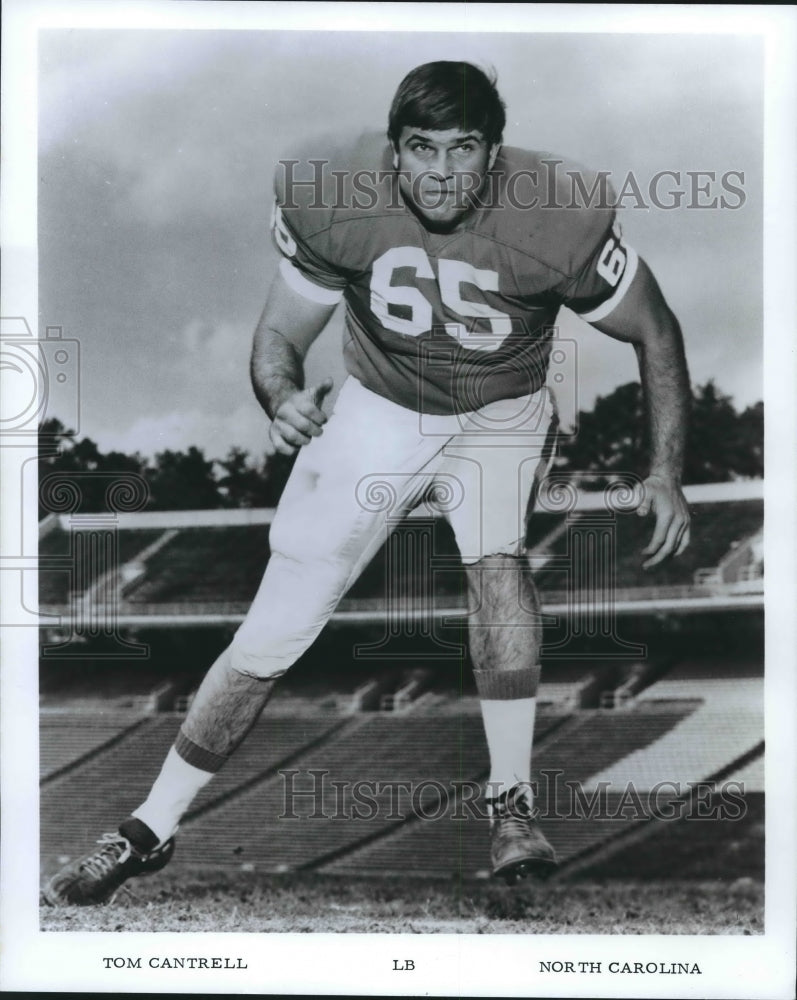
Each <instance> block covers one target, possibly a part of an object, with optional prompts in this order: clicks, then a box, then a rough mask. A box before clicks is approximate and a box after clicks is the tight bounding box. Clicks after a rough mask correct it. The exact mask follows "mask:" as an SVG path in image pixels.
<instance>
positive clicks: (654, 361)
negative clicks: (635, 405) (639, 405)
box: [634, 309, 691, 482]
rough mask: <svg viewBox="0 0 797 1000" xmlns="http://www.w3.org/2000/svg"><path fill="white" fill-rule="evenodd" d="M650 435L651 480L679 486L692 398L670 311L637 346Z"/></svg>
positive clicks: (680, 340) (681, 344)
mask: <svg viewBox="0 0 797 1000" xmlns="http://www.w3.org/2000/svg"><path fill="white" fill-rule="evenodd" d="M634 347H635V349H636V353H637V359H638V362H639V371H640V376H641V379H642V387H643V391H644V396H645V405H646V410H647V417H648V427H649V432H650V470H649V474H650V475H651V476H654V475H655V476H661V477H663V478H665V479H670V480H674V481H676V482H680V480H681V475H682V472H683V464H684V450H685V447H686V435H687V427H688V419H689V405H690V401H691V394H690V389H689V372H688V369H687V365H686V357H685V355H684V346H683V338H682V336H681V329H680V327H679V325H678V321H677V320H676V318H675V316H674V315H673V314H672V312H670V310H669V309H667V310H666V312H664V314H663V315H661V316H660V317H658V322H657V323H656V326H655V329H653V330H651V331H650V332H649V333H648V335H647V336H646V337H645V338H644V339H643V340H641V341H640V342H637V343H636V344H635V345H634Z"/></svg>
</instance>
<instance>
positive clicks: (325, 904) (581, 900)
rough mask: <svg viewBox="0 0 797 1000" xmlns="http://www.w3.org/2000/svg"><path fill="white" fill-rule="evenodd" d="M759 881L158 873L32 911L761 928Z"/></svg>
mask: <svg viewBox="0 0 797 1000" xmlns="http://www.w3.org/2000/svg"><path fill="white" fill-rule="evenodd" d="M763 903H764V886H763V883H762V882H759V881H757V880H753V879H749V878H744V879H737V880H736V881H734V882H730V883H727V882H719V881H715V882H676V881H672V882H669V881H668V882H619V881H611V882H605V883H596V882H587V881H572V882H547V883H543V882H538V881H532V880H527V881H525V882H522V883H520V884H519V885H517V886H515V887H513V888H508V887H506V886H504V885H503V884H501V883H498V882H493V881H470V882H454V881H451V882H445V881H438V880H429V879H421V878H410V877H402V878H383V879H374V878H365V877H359V878H350V877H345V878H344V877H340V876H337V877H336V876H329V875H327V876H324V875H318V874H312V873H298V874H290V875H267V874H259V873H244V872H233V873H219V872H192V873H179V872H163V873H162V874H159V875H157V876H153V877H152V878H149V879H139V880H138V881H135V882H133V883H131V884H130V888H129V889H127V888H125V889H123V890H122V891H121V892H120V893H119V894H118V895H117V898H116V900H115V901H114V902H113V903H112V904H110V905H108V906H102V907H92V908H79V907H65V908H59V909H50V908H48V907H43V908H42V910H41V929H42V930H43V931H119V932H128V931H212V932H224V931H228V932H250V933H262V932H269V931H271V932H277V933H280V932H282V933H284V932H306V933H313V932H324V933H330V932H334V933H360V934H365V933H379V932H384V933H393V934H395V933H417V934H433V933H447V934H452V933H461V934H514V933H521V934H529V933H532V934H740V935H742V934H763V932H764V917H763Z"/></svg>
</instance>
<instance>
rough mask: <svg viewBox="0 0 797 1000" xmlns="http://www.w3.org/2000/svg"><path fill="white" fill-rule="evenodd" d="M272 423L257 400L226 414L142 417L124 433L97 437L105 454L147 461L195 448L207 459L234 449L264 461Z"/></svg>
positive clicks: (191, 412)
mask: <svg viewBox="0 0 797 1000" xmlns="http://www.w3.org/2000/svg"><path fill="white" fill-rule="evenodd" d="M267 428H268V422H267V420H266V417H265V416H264V414H263V412H262V411H261V409H260V407H259V406H258V405H257V403H256V402H255V400H254V399H252V400H251V402H248V401H247V402H245V403H240V404H239V405H238V406H237V407H236V408H235V409H234V410H230V411H229V412H227V413H225V414H216V413H207V412H205V411H203V410H200V409H198V408H194V409H190V410H183V409H179V410H171V411H169V412H166V413H162V414H148V415H146V416H143V417H138V418H137V419H136V420H135V421H133V423H132V424H131V425H130V426H129V427H127V428H124V429H122V430H117V431H113V430H108V431H105V432H102V433H100V434H98V435H96V440H97V444H98V445H99V447H100V449H101V450H103V451H121V452H125V453H126V454H132V453H133V452H140V453H141V454H142V455H144V456H146V457H147V458H154V456H155V455H156V454H157V453H158V452H161V451H165V450H167V449H168V450H171V451H185V450H187V449H188V448H189V447H191V446H192V445H194V446H198V447H200V448H201V449H202V451H204V453H205V457H206V458H213V459H221V458H224V457H225V456H226V455H227V453H228V452H229V450H230V448H231V447H232V446H233V445H237V446H238V447H240V448H244V449H245V450H247V451H249V452H250V453H251V454H252V455H253V456H254V457H256V458H258V459H259V458H261V457H262V456H263V454H264V453H265V450H266V432H267Z"/></svg>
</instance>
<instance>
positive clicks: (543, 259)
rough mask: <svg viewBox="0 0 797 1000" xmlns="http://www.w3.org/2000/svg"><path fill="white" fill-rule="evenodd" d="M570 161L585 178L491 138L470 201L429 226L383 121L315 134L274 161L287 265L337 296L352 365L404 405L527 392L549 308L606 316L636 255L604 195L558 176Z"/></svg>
mask: <svg viewBox="0 0 797 1000" xmlns="http://www.w3.org/2000/svg"><path fill="white" fill-rule="evenodd" d="M554 163H555V165H556V166H555V168H552V166H551V165H552V164H554ZM572 170H577V171H578V173H579V176H580V178H581V181H582V185H583V190H586V191H590V190H592V188H593V184H594V182H595V175H592V174H589V173H588V172H586V171H584V170H583V169H582V168H576V167H574V165H573V164H568V163H566V162H565V161H563V160H562V159H561V158H558V157H557V158H552V157H546V156H545V155H544V154H539V153H532V152H527V151H524V150H521V149H515V148H512V147H503V148H502V150H501V152H500V154H499V156H498V158H497V159H496V161H495V164H494V165H493V168H492V170H491V171H490V172H489V174H488V176H487V178H486V180H485V184H484V187H483V189H481V190H480V192H479V196H478V201H477V203H476V204H475V207H474V208H473V210H472V211H471V212H470V213H469V214H468V215H467V216H466V217H465V218H464V219H463V220H462V221H461V222H460V223H459V224H458V225H457V227H456V229H455V230H454V231H453V232H450V233H447V234H439V233H432V232H430V231H429V230H428V229H427V228H425V227H424V225H423V223H422V221H421V220H420V219H419V218H418V217H417V216H416V215H415V214H414V213H413V212H412V211H411V210H410V209H409V208H408V207H407V205H406V204H405V203H404V201H403V199H402V197H401V195H400V193H399V189H398V184H397V177H396V174H395V171H394V169H393V166H392V150H391V149H390V147H389V146H388V145H387V143H386V142H385V140H384V137H383V136H379V135H375V134H369V135H364V136H362V137H361V138H360V139H359V140H357V141H356V142H354V143H352V144H350V145H349V146H347V147H345V148H344V149H342V150H334V149H333V148H331V147H330V145H329V144H326V145H324V144H322V143H319V144H318V145H317V146H316V147H315V149H314V151H313V152H312V153H310V154H306V155H305V156H304V157H302V158H300V159H285V160H281V161H280V164H279V165H278V169H277V174H276V180H275V192H276V205H275V212H274V220H273V232H274V239H275V242H276V244H277V247H278V248H279V250H280V252H281V253H282V254H283V257H284V260H283V261H282V265H281V270H282V273H283V276H284V277H285V279H286V281H288V283H289V284H290V285H291V287H292V288H294V290H296V291H297V292H299V293H300V294H302V295H304V296H306V297H307V298H310V299H312V300H314V301H317V302H321V303H329V304H332V303H334V302H336V301H338V300H339V299H340V297H341V296H343V297H345V299H346V304H347V315H346V334H345V343H344V356H345V362H346V367H347V369H348V371H349V372H350V373H351V374H352V375H354V376H355V377H356V378H358V379H359V380H360V381H361V382H362V383H363V385H365V386H366V387H367V388H369V389H371V390H373V391H374V392H377V393H379V394H380V395H382V396H385V397H387V398H389V399H391V400H393V401H394V402H396V403H399V404H400V405H402V406H406V407H409V408H411V409H415V410H418V411H420V412H425V413H438V414H450V413H461V412H465V411H468V410H474V409H478V408H479V407H480V406H482V405H484V404H486V403H490V402H493V401H494V400H497V399H507V398H514V397H518V396H524V395H526V394H528V393H532V392H536V391H537V390H538V389H539V388H540V387H541V386H542V385H543V384H544V383H545V377H546V372H547V368H548V358H549V355H550V352H551V348H552V339H553V336H554V328H553V326H554V322H555V320H556V314H557V312H558V310H559V308H560V307H561V306H562V305H567V306H569V307H570V308H571V309H573V310H574V311H575V312H577V313H579V314H581V315H582V316H584V318H585V319H597V318H600V316H603V315H606V314H607V313H608V312H609V311H610V310H611V309H612V308H614V306H615V305H616V303H617V302H619V300H620V299H621V298H622V295H623V294H624V293H625V290H626V288H627V287H628V285H629V284H630V282H631V279H632V278H633V274H634V271H635V269H636V255H635V254H634V252H633V250H631V249H630V248H628V247H626V246H625V245H624V244H623V242H622V239H621V237H620V233H619V229H618V227H617V225H616V222H615V218H614V212H613V210H612V209H610V208H607V207H606V206H605V202H604V205H603V206H600V205H592V204H584V203H582V204H580V205H579V204H577V203H576V202H575V201H574V198H573V194H572V191H571V189H570V187H567V188H565V186H563V185H562V184H561V179H562V178H565V177H568V179H569V175H568V171H572ZM552 171H553V172H552ZM552 177H553V178H554V182H558V187H556V186H554V187H552ZM588 200H589V199H588ZM592 200H593V201H594V200H595V199H592Z"/></svg>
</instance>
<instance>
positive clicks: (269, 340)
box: [250, 319, 304, 420]
mask: <svg viewBox="0 0 797 1000" xmlns="http://www.w3.org/2000/svg"><path fill="white" fill-rule="evenodd" d="M250 374H251V378H252V388H253V389H254V392H255V396H256V397H257V401H258V402H259V403H260V405H261V406H262V407H263V409H264V410H265V411H266V413H267V414H268V416H269V417H270V418H271V419H272V420H273V419H274V414H275V413H276V412H277V410H278V409H279V407H280V406H281V405H282V403H283V402H284V401H285V400H286V399H288V398H289V397H290V396H292V395H293V394H294V393H295V392H298V391H299V390H300V389H302V388H304V365H303V362H302V357H301V355H300V354H299V352H298V351H297V349H296V348H295V347H294V346H293V344H291V343H290V341H288V340H287V339H286V338H285V337H284V336H283V335H282V334H281V333H279V332H278V331H277V330H274V329H271V328H269V327H268V326H267V325H266V322H265V319H261V321H260V324H259V325H258V328H257V331H256V333H255V342H254V347H253V350H252V361H251V366H250Z"/></svg>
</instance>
